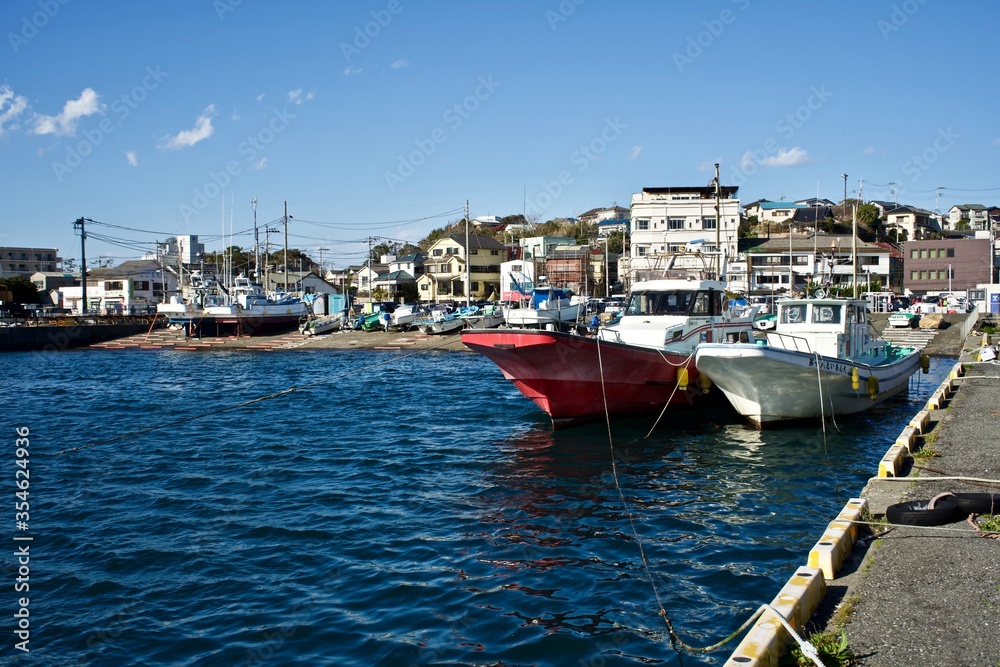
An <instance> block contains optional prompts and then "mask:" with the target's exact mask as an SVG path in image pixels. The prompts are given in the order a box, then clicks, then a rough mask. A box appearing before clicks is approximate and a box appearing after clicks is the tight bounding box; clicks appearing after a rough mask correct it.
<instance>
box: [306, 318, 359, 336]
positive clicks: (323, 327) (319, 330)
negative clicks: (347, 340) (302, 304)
mask: <svg viewBox="0 0 1000 667" xmlns="http://www.w3.org/2000/svg"><path fill="white" fill-rule="evenodd" d="M346 321H347V316H346V315H345V314H344V313H336V314H335V315H324V316H322V317H316V318H313V319H310V320H306V321H305V322H303V323H302V324H301V325H300V326H299V332H300V333H303V334H305V335H306V336H318V335H320V334H325V333H330V332H332V331H340V330H341V329H342V328H343V326H344V324H345V322H346Z"/></svg>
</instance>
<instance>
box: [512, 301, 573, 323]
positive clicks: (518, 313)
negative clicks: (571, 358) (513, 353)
mask: <svg viewBox="0 0 1000 667" xmlns="http://www.w3.org/2000/svg"><path fill="white" fill-rule="evenodd" d="M581 308H582V305H581V304H573V305H571V306H563V307H561V308H549V309H536V308H505V309H504V321H506V322H507V326H509V327H545V326H547V325H555V326H560V325H562V326H567V325H571V324H575V323H576V321H577V319H579V317H580V309H581Z"/></svg>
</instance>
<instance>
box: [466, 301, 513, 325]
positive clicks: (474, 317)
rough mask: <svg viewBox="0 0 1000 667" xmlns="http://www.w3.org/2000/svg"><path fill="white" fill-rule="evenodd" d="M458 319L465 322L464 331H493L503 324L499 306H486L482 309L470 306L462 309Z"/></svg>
mask: <svg viewBox="0 0 1000 667" xmlns="http://www.w3.org/2000/svg"><path fill="white" fill-rule="evenodd" d="M458 317H459V319H462V320H465V328H466V329H495V328H496V327H498V326H500V325H501V324H503V323H504V319H503V310H502V309H501V308H500V306H497V305H494V304H488V305H486V306H483V307H481V308H480V307H477V306H471V307H469V308H467V309H463V312H462V314H460V315H459V316H458Z"/></svg>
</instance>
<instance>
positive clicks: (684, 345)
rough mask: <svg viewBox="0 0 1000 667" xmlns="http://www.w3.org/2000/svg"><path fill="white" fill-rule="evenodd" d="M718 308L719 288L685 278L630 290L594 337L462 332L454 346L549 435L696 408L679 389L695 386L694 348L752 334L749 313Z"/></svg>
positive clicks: (722, 304) (695, 394)
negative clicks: (525, 405) (546, 421)
mask: <svg viewBox="0 0 1000 667" xmlns="http://www.w3.org/2000/svg"><path fill="white" fill-rule="evenodd" d="M668 275H669V274H668ZM726 304H727V299H726V284H725V282H723V281H719V280H710V279H701V278H698V277H696V276H695V275H692V274H690V273H687V274H686V275H683V276H673V277H668V278H665V279H654V280H647V281H642V282H637V283H635V284H634V285H633V288H632V292H631V295H630V297H629V301H628V304H627V305H626V307H625V309H624V311H623V313H622V317H621V319H620V321H619V322H618V323H617V324H614V325H611V326H603V327H600V328H598V330H597V334H596V335H595V336H584V335H580V334H579V333H577V332H576V331H575V330H574V331H573V332H571V333H566V332H560V331H547V330H544V329H527V328H523V329H496V330H482V329H466V330H465V331H463V332H462V342H463V343H464V344H465V345H466V346H467V347H469V348H470V349H471V350H473V351H474V352H478V353H480V354H482V355H484V356H485V357H487V358H489V359H490V360H491V361H493V363H495V364H496V365H497V366H498V367H499V368H500V370H501V372H502V373H503V375H504V377H506V378H507V379H508V380H510V381H511V382H513V383H514V386H515V387H517V389H518V390H519V391H520V392H521V393H522V394H524V395H525V396H526V397H528V398H530V399H531V400H532V401H534V402H535V404H536V405H538V407H539V408H541V409H542V410H544V411H545V412H546V413H547V414H548V415H549V417H550V418H551V419H552V425H553V428H556V429H558V428H563V427H565V426H571V425H574V424H578V423H582V422H587V421H594V420H597V419H603V418H604V417H605V416H606V415H607V416H619V415H627V414H637V413H648V412H657V411H661V410H663V409H664V408H665V407H668V406H669V407H671V408H680V407H686V406H689V405H692V404H693V403H695V402H697V401H698V400H699V399H701V398H702V396H703V392H702V391H698V390H691V389H689V385H695V386H697V382H698V372H697V370H696V368H695V366H694V351H695V347H696V346H697V345H698V344H699V343H703V342H713V341H749V340H751V337H752V335H753V333H752V332H753V329H752V322H753V316H754V314H755V311H756V309H750V310H749V311H745V310H742V309H735V308H729V307H727V305H726ZM508 323H509V320H508Z"/></svg>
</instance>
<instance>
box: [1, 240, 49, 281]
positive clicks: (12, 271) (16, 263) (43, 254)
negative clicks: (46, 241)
mask: <svg viewBox="0 0 1000 667" xmlns="http://www.w3.org/2000/svg"><path fill="white" fill-rule="evenodd" d="M61 263H62V257H60V256H59V251H58V250H57V249H56V248H15V247H4V248H0V278H10V277H11V276H23V277H25V278H29V279H30V278H31V274H33V273H38V272H39V271H41V272H43V273H57V272H58V271H59V268H60V267H59V264H61Z"/></svg>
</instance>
